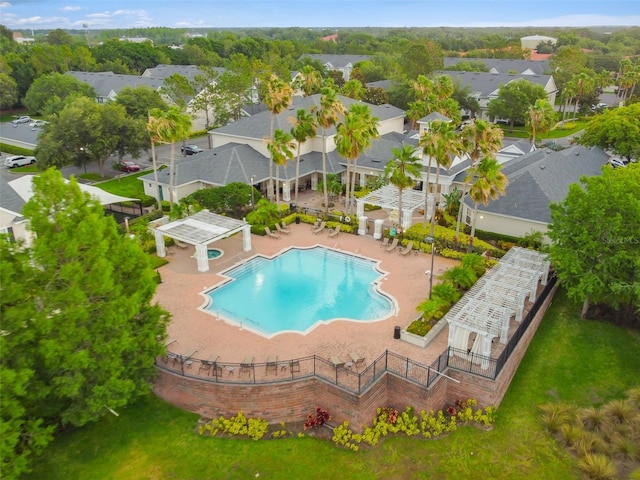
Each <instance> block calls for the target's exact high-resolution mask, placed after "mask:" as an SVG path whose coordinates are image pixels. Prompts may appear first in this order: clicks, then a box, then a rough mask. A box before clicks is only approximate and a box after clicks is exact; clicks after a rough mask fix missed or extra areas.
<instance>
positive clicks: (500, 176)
mask: <svg viewBox="0 0 640 480" xmlns="http://www.w3.org/2000/svg"><path fill="white" fill-rule="evenodd" d="M501 170H502V166H501V165H500V164H499V163H498V161H497V160H496V159H495V158H492V157H485V158H483V159H482V160H480V162H479V163H478V164H477V165H476V166H475V167H473V168H471V169H470V170H469V172H468V174H467V178H466V179H465V182H470V181H473V183H472V184H471V188H470V189H469V197H471V200H473V204H474V205H473V219H472V222H471V243H470V244H469V252H471V250H472V248H473V239H474V235H475V232H476V217H477V212H478V203H482V204H483V205H488V204H489V202H490V201H491V200H495V199H496V198H498V197H499V196H500V195H504V193H505V191H506V188H507V185H508V184H509V180H508V179H507V177H506V175H505V174H504V173H502V171H501Z"/></svg>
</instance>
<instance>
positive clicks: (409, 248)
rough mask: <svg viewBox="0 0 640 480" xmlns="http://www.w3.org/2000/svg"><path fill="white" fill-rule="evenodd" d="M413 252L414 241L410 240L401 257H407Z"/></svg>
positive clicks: (401, 251)
mask: <svg viewBox="0 0 640 480" xmlns="http://www.w3.org/2000/svg"><path fill="white" fill-rule="evenodd" d="M411 250H413V240H409V243H407V246H406V247H404V248H403V249H401V250H400V255H402V256H403V257H404V256H405V255H408V254H409V253H411Z"/></svg>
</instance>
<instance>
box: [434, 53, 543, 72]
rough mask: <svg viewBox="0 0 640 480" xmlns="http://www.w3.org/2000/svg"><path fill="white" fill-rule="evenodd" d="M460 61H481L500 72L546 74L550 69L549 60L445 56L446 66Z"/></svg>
mask: <svg viewBox="0 0 640 480" xmlns="http://www.w3.org/2000/svg"><path fill="white" fill-rule="evenodd" d="M460 62H474V63H477V62H481V63H484V64H485V65H486V66H487V67H489V69H492V68H494V69H495V70H496V71H497V72H498V73H509V72H510V71H512V70H513V71H516V72H518V73H522V72H525V71H527V70H531V71H532V72H533V73H535V74H537V75H544V72H548V71H549V69H550V68H549V61H548V60H523V59H510V58H467V57H445V58H444V67H445V70H446V68H447V67H450V66H452V65H457V64H458V63H460Z"/></svg>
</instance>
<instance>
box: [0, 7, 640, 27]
mask: <svg viewBox="0 0 640 480" xmlns="http://www.w3.org/2000/svg"><path fill="white" fill-rule="evenodd" d="M0 23H1V24H3V25H5V26H6V27H8V28H10V29H11V30H28V29H54V28H62V29H74V28H75V29H82V28H83V26H84V25H87V26H88V28H90V29H113V28H130V27H172V28H176V27H179V28H184V27H193V28H206V27H220V28H225V27H437V26H451V27H493V26H507V27H521V26H551V27H565V26H566V27H578V26H599V25H610V26H620V25H623V26H634V25H635V26H640V0H386V1H379V0H276V1H269V0H170V1H169V0H127V1H123V0H75V1H73V0H70V1H60V0H11V1H2V0H0Z"/></svg>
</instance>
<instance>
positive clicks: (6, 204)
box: [0, 177, 25, 215]
mask: <svg viewBox="0 0 640 480" xmlns="http://www.w3.org/2000/svg"><path fill="white" fill-rule="evenodd" d="M24 204H25V201H24V200H23V199H22V197H21V196H20V195H18V193H17V192H16V191H15V190H14V189H13V188H11V187H10V186H9V182H8V181H7V180H6V179H5V178H4V177H0V208H2V209H3V210H7V211H9V212H12V213H14V214H16V215H20V214H21V213H22V208H23V207H24Z"/></svg>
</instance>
